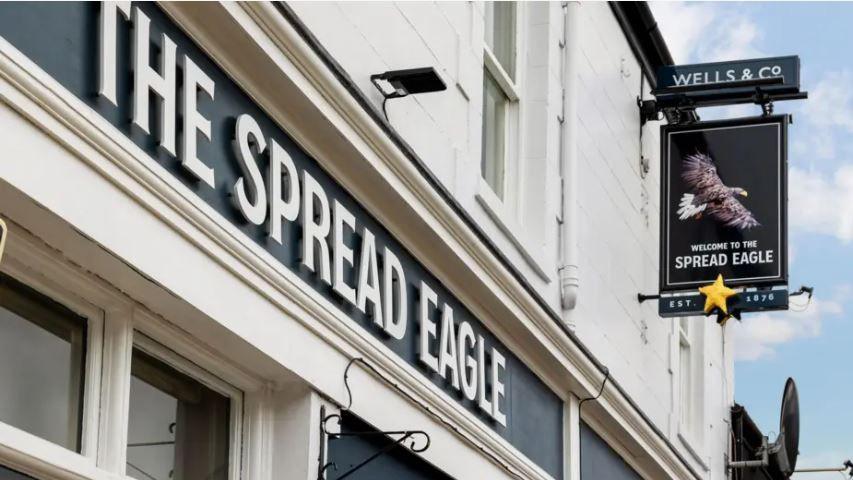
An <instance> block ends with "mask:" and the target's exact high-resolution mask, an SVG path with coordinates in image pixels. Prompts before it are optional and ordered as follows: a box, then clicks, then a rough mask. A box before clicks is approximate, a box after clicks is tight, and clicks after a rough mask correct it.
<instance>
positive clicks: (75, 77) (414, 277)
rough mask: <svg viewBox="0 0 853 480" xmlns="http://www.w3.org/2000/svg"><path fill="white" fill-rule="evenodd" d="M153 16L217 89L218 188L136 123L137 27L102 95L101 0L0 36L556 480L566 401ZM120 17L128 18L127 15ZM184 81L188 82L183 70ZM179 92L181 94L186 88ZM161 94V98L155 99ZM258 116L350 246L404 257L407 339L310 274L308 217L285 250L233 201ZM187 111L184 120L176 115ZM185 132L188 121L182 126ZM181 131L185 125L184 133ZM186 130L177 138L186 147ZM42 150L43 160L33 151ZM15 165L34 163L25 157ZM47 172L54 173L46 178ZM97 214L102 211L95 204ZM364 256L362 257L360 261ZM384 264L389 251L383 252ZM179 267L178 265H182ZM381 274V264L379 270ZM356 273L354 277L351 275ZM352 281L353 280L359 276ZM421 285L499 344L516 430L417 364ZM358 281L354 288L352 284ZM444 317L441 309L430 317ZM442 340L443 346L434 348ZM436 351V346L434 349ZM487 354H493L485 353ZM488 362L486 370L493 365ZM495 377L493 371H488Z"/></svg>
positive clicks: (2, 27) (47, 11)
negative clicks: (339, 223) (349, 227)
mask: <svg viewBox="0 0 853 480" xmlns="http://www.w3.org/2000/svg"><path fill="white" fill-rule="evenodd" d="M134 6H137V7H139V8H140V9H141V10H142V11H143V12H144V13H145V14H146V15H147V16H148V17H149V18H150V19H151V32H150V37H151V42H152V47H151V49H152V62H151V63H152V65H157V64H158V63H159V61H158V60H157V59H156V58H154V57H155V56H156V55H157V54H158V51H159V47H158V45H159V44H160V41H161V40H160V35H161V33H163V32H165V33H166V34H167V35H168V36H169V38H171V39H172V40H173V41H174V42H175V43H176V44H177V55H178V57H177V58H178V59H180V58H181V56H182V55H184V54H187V55H189V56H190V58H192V60H193V61H194V62H195V63H196V64H197V65H198V66H199V67H200V68H201V69H202V70H203V71H204V72H205V73H206V74H207V75H208V76H210V77H211V78H212V79H213V80H214V82H215V84H216V90H215V100H214V101H211V100H210V99H209V98H208V97H207V96H206V95H200V96H199V107H198V108H199V110H200V112H201V113H202V115H204V116H205V117H206V118H208V119H210V120H211V123H212V138H213V141H210V142H209V141H207V140H205V139H204V138H203V137H201V136H199V141H198V157H199V158H201V159H202V160H203V162H204V163H206V164H207V165H210V166H212V167H214V169H215V172H216V188H215V189H214V188H211V187H209V186H208V185H207V184H204V183H202V182H198V181H195V180H193V179H192V178H191V177H189V175H187V174H186V172H185V171H184V170H183V169H182V167H181V166H180V163H179V161H178V160H177V159H176V158H174V157H172V156H171V155H170V154H168V153H167V152H166V151H164V150H163V149H161V148H160V147H159V146H158V145H157V139H158V138H160V133H159V132H158V131H156V128H152V132H151V135H148V134H146V133H145V132H143V131H141V130H140V129H139V128H137V127H136V126H132V125H131V121H130V118H131V93H132V87H133V85H132V76H131V44H130V38H131V33H130V32H131V28H130V23H129V22H126V21H123V20H120V21H119V23H118V37H117V38H118V44H117V57H118V66H117V68H118V75H117V87H118V88H117V92H118V99H119V106H118V107H115V106H113V105H112V104H111V103H109V102H108V101H106V100H104V99H102V98H99V97H98V96H97V73H98V71H97V69H98V65H97V61H98V42H99V39H98V18H99V13H100V7H99V4H98V3H94V2H92V3H81V2H63V3H39V2H0V36H2V37H3V38H5V39H6V40H7V41H8V42H10V43H11V44H12V45H14V46H15V47H16V48H18V49H19V50H20V51H22V52H23V53H24V54H25V55H27V56H28V57H30V58H31V59H32V60H33V61H34V62H35V63H36V64H38V65H39V66H40V67H41V68H42V69H44V70H45V71H46V72H47V73H48V74H50V75H51V76H53V77H54V78H55V79H56V80H58V81H59V82H60V83H61V84H62V85H63V86H65V88H67V89H68V90H69V91H71V92H72V93H73V94H74V95H76V96H77V97H78V98H80V99H81V100H83V101H84V102H85V103H86V104H88V105H89V106H90V107H91V108H92V109H93V111H94V112H96V113H97V114H98V115H101V116H103V117H104V118H105V119H107V120H108V121H109V122H110V123H111V124H112V125H114V126H115V127H116V128H117V129H118V131H120V132H121V133H122V134H124V135H125V136H127V137H128V138H130V139H131V140H132V141H133V142H135V143H136V144H137V145H138V146H139V147H141V148H142V149H143V150H144V151H145V152H147V153H148V154H149V155H150V156H151V157H152V158H153V159H155V160H156V161H157V162H158V163H159V164H160V165H161V166H162V167H163V168H164V169H165V170H166V171H168V172H169V173H170V174H171V175H173V176H175V177H176V178H178V179H179V180H180V181H181V182H183V184H184V185H186V186H187V187H188V188H189V189H190V190H192V191H193V192H194V193H195V194H196V195H198V197H199V198H201V199H202V200H204V201H205V202H206V203H207V204H209V205H210V206H211V207H213V208H214V209H215V210H216V211H217V212H218V213H219V214H220V215H222V217H223V218H224V219H226V220H227V221H228V222H231V223H233V224H235V225H236V226H237V227H238V228H239V229H240V230H241V231H242V232H243V233H244V234H245V235H246V236H247V237H248V238H250V239H251V240H252V241H254V242H255V243H256V244H258V245H259V246H261V247H262V248H264V249H265V250H267V251H268V252H269V253H270V254H271V255H273V256H274V257H275V258H276V259H277V260H278V261H279V262H281V263H282V264H283V265H285V266H286V267H287V268H288V269H290V270H291V271H293V272H294V273H296V275H298V276H299V278H301V280H302V281H304V282H305V283H307V284H309V285H310V286H311V287H312V288H314V289H315V290H316V291H317V292H319V293H321V294H322V295H324V296H325V297H326V298H328V299H329V300H330V301H332V302H333V303H334V304H335V305H337V306H338V307H339V308H340V309H341V310H342V311H344V312H345V313H346V314H347V315H348V316H349V318H350V319H351V320H352V321H353V322H356V323H357V324H358V325H359V326H360V327H361V328H364V329H366V330H368V331H369V332H370V333H371V334H372V335H374V336H375V337H377V338H379V339H380V340H381V341H382V342H383V344H384V345H385V346H387V347H388V348H389V349H391V350H392V351H394V352H395V353H396V354H397V355H399V356H400V357H401V358H403V359H404V360H405V361H406V362H408V363H410V364H412V365H414V366H415V367H416V368H417V369H418V370H419V371H420V372H421V374H423V375H425V376H427V377H429V378H430V380H431V381H432V382H433V383H435V384H436V385H438V386H439V387H441V388H442V389H444V390H445V391H446V392H447V394H448V395H450V396H451V397H453V398H454V400H456V401H458V402H459V403H461V404H462V405H463V406H464V407H465V408H466V409H467V410H468V411H469V412H470V414H471V415H473V416H476V417H478V418H479V419H480V420H481V421H482V422H484V423H486V424H488V425H489V426H490V428H492V429H494V430H495V431H496V432H497V433H498V434H499V435H501V436H502V437H504V438H506V439H507V440H508V441H509V442H510V443H511V444H512V445H514V446H515V447H516V448H518V449H519V450H520V451H521V452H523V453H524V454H525V455H527V456H528V457H529V458H530V459H531V460H532V461H533V462H535V463H536V464H538V465H539V466H541V467H542V468H543V469H544V470H545V471H547V472H548V473H550V474H551V475H553V476H554V477H555V478H562V477H563V471H562V452H563V443H562V423H563V414H562V402H561V400H560V398H559V397H558V396H557V395H556V394H554V392H552V391H551V390H550V389H549V388H548V387H547V386H546V385H545V384H544V383H543V382H542V381H541V380H540V379H539V378H538V377H536V376H535V375H534V374H533V373H532V372H531V371H530V370H529V369H528V368H527V367H526V366H525V365H524V364H522V362H521V361H520V360H519V359H518V358H517V357H516V356H514V355H513V354H512V353H511V352H510V351H509V349H507V348H506V347H505V346H504V345H502V344H501V343H500V342H498V341H497V339H496V338H495V337H494V335H492V334H491V333H490V332H489V331H487V330H486V329H485V328H484V327H483V325H482V323H480V321H479V320H478V319H476V318H475V317H474V316H473V315H472V314H471V312H470V311H469V310H468V309H467V308H465V306H464V305H462V303H461V302H459V301H458V300H457V299H456V298H455V297H454V296H453V295H452V293H451V292H450V291H449V290H448V289H446V288H445V287H444V286H443V285H442V284H441V282H439V281H438V280H437V279H436V278H435V277H434V276H433V275H432V274H431V273H430V272H428V271H427V270H426V269H425V268H424V267H423V266H422V265H421V264H420V263H419V262H418V261H417V260H416V259H415V258H414V257H413V256H412V255H411V254H410V253H409V252H408V251H407V250H406V249H405V247H404V246H403V245H401V244H400V243H399V242H398V241H397V240H396V239H395V238H394V237H392V236H391V234H390V233H389V232H388V230H386V229H385V228H384V227H383V226H382V225H381V224H379V223H378V222H377V221H376V220H375V219H374V218H373V217H372V216H371V215H370V213H369V212H367V211H366V210H365V209H364V208H363V207H362V206H361V205H360V204H359V203H358V202H357V201H356V200H355V199H354V198H353V197H352V196H351V195H350V194H349V192H347V190H346V189H345V188H344V187H342V186H341V185H339V184H337V183H336V182H335V181H334V180H333V179H332V178H331V177H330V176H329V175H328V174H327V173H326V172H325V171H324V170H323V169H322V168H321V167H320V165H319V164H318V163H317V162H316V161H315V160H314V159H313V158H311V157H309V156H308V155H307V154H306V153H305V152H304V151H302V150H301V149H300V148H299V146H298V145H297V144H296V143H295V142H294V140H293V139H292V138H291V137H290V136H289V135H288V134H287V133H286V132H284V131H283V130H282V129H281V128H280V127H279V126H278V125H277V124H276V123H275V122H274V121H273V120H272V118H270V117H269V116H268V115H267V114H266V113H265V112H264V111H263V110H262V109H261V108H260V107H258V106H257V105H256V104H255V103H254V102H253V101H252V100H251V99H250V97H249V96H248V95H247V94H246V93H245V92H243V91H242V90H241V89H240V88H239V87H238V86H237V85H236V84H235V83H234V82H233V81H232V80H231V79H230V78H229V77H228V76H227V75H226V74H225V72H224V71H222V70H221V69H220V68H219V67H218V66H217V65H216V64H215V63H214V62H213V61H212V60H211V59H209V58H208V57H207V56H206V55H205V54H204V53H203V52H202V50H201V49H200V48H199V47H198V46H197V45H195V44H194V43H193V41H192V40H190V39H189V37H188V36H187V35H186V34H184V32H183V31H182V30H180V28H179V27H177V26H176V25H175V24H174V23H172V21H171V20H170V19H169V18H168V17H167V16H166V15H165V14H164V13H163V12H162V11H161V10H160V9H159V7H157V6H156V5H154V4H152V3H147V2H140V3H134ZM119 18H121V17H119ZM178 77H179V83H180V82H181V81H182V80H181V71H180V65H179V66H178ZM179 92H180V89H179ZM152 98H153V97H152ZM150 103H151V112H150V115H149V117H150V118H151V120H152V122H151V123H152V127H154V124H156V122H154V119H156V118H157V114H158V112H157V108H158V107H159V102H158V101H153V100H152V101H151V102H150ZM243 113H248V114H250V115H251V116H252V117H253V118H254V119H255V120H257V121H258V124H259V125H260V127H261V129H262V130H263V132H264V135H265V136H266V137H267V139H268V140H270V139H274V140H275V141H276V142H277V143H278V144H279V145H281V146H283V147H284V148H285V149H286V150H287V151H288V153H289V154H290V155H291V157H292V158H293V161H294V163H295V164H296V167H297V169H298V170H300V171H302V170H304V171H307V172H308V173H310V174H311V175H312V176H313V177H314V178H315V179H317V181H318V182H319V183H320V184H321V185H322V187H323V189H324V190H325V192H326V194H327V196H328V197H329V202H330V204H331V203H332V201H333V199H337V200H339V201H340V202H341V203H342V204H343V205H344V206H346V208H347V209H348V210H349V211H350V212H352V213H353V214H354V215H355V217H356V218H357V223H358V227H357V230H358V231H359V233H350V236H349V238H347V239H346V241H347V242H348V243H349V244H350V245H352V247H353V249H354V250H355V251H356V252H358V251H359V246H360V232H361V229H362V228H364V227H366V228H368V229H370V231H371V232H373V234H374V235H375V237H376V247H377V251H382V249H383V247H385V246H388V247H389V248H390V249H391V250H393V251H394V252H395V253H396V255H397V257H398V258H399V259H400V261H401V263H402V264H403V268H404V270H405V275H406V280H407V292H408V299H409V304H408V312H409V318H408V324H409V326H408V328H407V333H406V336H405V337H404V338H403V340H394V339H392V338H389V337H388V336H387V335H386V334H385V333H384V332H383V331H382V330H381V329H380V328H378V327H377V326H376V325H375V324H374V322H373V321H372V319H371V318H370V317H368V316H366V315H364V314H362V313H361V312H360V311H358V310H357V309H354V308H352V307H351V306H350V305H349V304H348V303H347V302H346V301H345V300H343V299H342V298H341V297H340V296H338V295H337V294H335V293H334V292H333V291H332V289H331V288H330V287H328V286H327V285H326V284H325V283H323V282H322V281H321V280H320V279H319V278H318V277H317V276H316V275H314V274H313V273H312V272H310V271H307V270H306V269H304V268H302V267H301V266H300V264H299V256H298V251H299V247H300V242H301V237H302V227H301V218H300V220H299V221H298V222H294V223H291V222H286V221H285V222H283V225H282V226H283V232H282V239H283V245H281V244H279V243H277V242H275V241H272V240H270V239H269V238H268V237H267V235H266V231H265V228H264V226H261V227H256V226H254V225H252V224H248V223H246V222H245V221H243V219H242V217H241V216H240V214H239V212H238V211H237V210H236V208H235V207H234V206H233V205H232V203H231V200H230V196H229V193H228V192H230V191H231V190H232V187H233V185H234V183H235V182H236V180H237V178H238V177H239V176H241V175H242V173H241V172H240V169H239V166H238V163H237V161H236V159H235V158H234V154H233V151H232V147H231V141H232V139H233V137H234V126H235V123H236V118H237V117H238V116H239V115H241V114H243ZM178 115H180V114H178ZM177 124H178V127H180V121H178V122H177ZM179 130H180V128H179ZM182 137H183V134H182V132H180V131H179V132H178V135H177V139H178V142H179V144H180V142H181V141H182ZM34 154H37V152H35V153H34ZM15 161H24V162H25V161H27V159H26V158H19V159H15ZM337 161H341V162H357V161H361V160H360V159H357V158H340V159H337ZM266 163H267V160H266V159H264V158H260V159H259V164H260V165H259V166H260V167H261V171H262V172H263V171H266V168H267V167H266ZM45 174H46V175H49V174H50V172H45ZM93 208H95V207H94V206H93ZM357 256H358V255H357V254H356V257H357ZM380 261H381V255H380ZM175 268H176V269H177V268H180V266H179V265H175ZM380 268H381V267H380ZM350 273H352V271H350ZM353 280H354V279H353ZM421 280H424V281H425V282H426V283H427V284H429V285H430V286H431V287H432V288H433V289H434V290H435V291H436V293H437V294H438V297H439V300H440V301H444V302H447V304H448V305H449V306H451V307H452V308H453V311H454V314H455V319H456V323H457V325H458V324H459V323H460V322H462V321H467V322H469V323H470V324H471V325H472V327H473V329H474V332H475V334H477V335H482V336H483V337H484V338H485V342H486V345H487V349H488V346H490V345H494V346H495V347H496V348H497V349H498V350H499V351H500V352H501V353H503V354H504V356H505V357H506V370H505V372H504V381H505V384H506V398H505V401H504V408H503V410H504V412H506V413H507V417H508V424H507V426H506V427H505V428H504V427H502V426H501V425H499V424H498V423H496V422H494V421H493V420H491V419H490V418H489V417H488V416H487V415H485V414H484V413H482V412H481V411H479V410H478V408H477V407H476V405H475V404H474V402H471V401H468V400H466V399H464V398H463V397H462V395H461V394H460V393H459V392H457V391H455V390H453V389H452V388H451V387H450V385H449V382H448V381H446V380H444V379H443V378H441V377H439V376H438V375H435V374H432V373H430V372H429V371H428V370H427V369H425V368H424V367H423V366H422V365H420V364H419V363H418V362H417V344H418V328H417V326H418V323H417V316H416V315H417V311H418V308H417V307H418V304H417V301H418V285H420V282H421ZM349 283H350V284H353V283H355V282H354V281H352V280H351V281H350V282H349ZM432 314H433V317H434V318H436V319H438V314H439V312H437V311H434V312H432ZM439 329H440V322H439ZM281 340H282V348H287V339H281ZM435 343H437V342H435ZM433 349H434V350H436V351H437V349H438V346H437V345H433ZM487 351H488V350H487ZM489 363H490V359H489V356H488V355H487V356H486V365H489ZM487 371H488V369H487Z"/></svg>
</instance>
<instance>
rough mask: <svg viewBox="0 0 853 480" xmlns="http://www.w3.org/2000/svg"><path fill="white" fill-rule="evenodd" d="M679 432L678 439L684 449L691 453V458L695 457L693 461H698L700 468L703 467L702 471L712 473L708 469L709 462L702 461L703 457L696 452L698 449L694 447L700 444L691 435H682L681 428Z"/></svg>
mask: <svg viewBox="0 0 853 480" xmlns="http://www.w3.org/2000/svg"><path fill="white" fill-rule="evenodd" d="M678 430H679V431H678V439H679V440H680V441H681V444H682V445H684V448H685V449H686V450H687V453H689V454H690V456H691V457H693V460H696V463H698V464H699V466H700V467H702V470H704V471H706V472H710V471H711V469H710V468H708V464H707V462H705V461H704V460H703V459H702V456H701V455H699V452H698V451H697V450H696V448H694V445H699V443H698V442H696V440H695V439H693V438H691V435H689V434H684V433H682V431H683V430H682V427H681V426H679V427H678Z"/></svg>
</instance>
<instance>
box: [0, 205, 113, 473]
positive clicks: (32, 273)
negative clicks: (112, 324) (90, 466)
mask: <svg viewBox="0 0 853 480" xmlns="http://www.w3.org/2000/svg"><path fill="white" fill-rule="evenodd" d="M8 226H9V230H10V235H9V237H10V240H9V250H8V253H7V256H6V258H5V259H4V261H3V264H2V268H0V270H2V271H4V272H6V273H8V274H9V275H11V276H12V277H14V278H15V279H17V280H18V281H20V282H22V283H24V284H26V285H27V286H29V287H30V288H33V289H35V290H37V291H39V292H40V293H41V294H43V295H45V296H46V297H48V298H50V299H52V300H55V301H56V302H58V303H60V304H62V305H63V306H65V307H67V308H68V309H70V310H72V311H73V312H75V313H77V314H78V315H80V316H82V317H84V318H86V337H87V338H86V346H85V348H86V356H85V363H86V364H85V367H84V379H83V382H84V385H83V412H82V418H81V424H80V428H81V436H80V438H81V442H80V455H82V456H84V457H87V458H89V459H91V460H92V461H93V462H94V461H95V460H94V459H95V457H96V451H97V448H98V430H97V428H93V427H95V426H97V422H98V416H99V413H100V398H99V395H98V392H99V391H100V372H101V365H102V361H101V358H102V345H103V331H104V312H103V311H102V310H101V309H99V308H98V307H96V306H94V305H92V304H91V303H89V302H87V301H85V300H84V299H82V298H80V297H79V296H77V295H75V294H74V293H72V292H71V291H69V290H68V289H66V288H63V287H62V285H63V283H62V282H61V281H59V279H58V278H57V276H60V278H61V273H59V272H57V271H56V269H55V268H53V269H51V268H50V265H49V263H50V262H51V260H50V259H49V258H47V255H45V252H43V251H41V250H40V249H39V248H38V245H36V244H34V243H32V242H29V241H27V240H28V239H27V238H26V237H25V236H24V235H23V234H22V232H21V229H20V227H19V226H18V225H17V224H16V223H15V222H14V221H11V220H10V221H9V222H8Z"/></svg>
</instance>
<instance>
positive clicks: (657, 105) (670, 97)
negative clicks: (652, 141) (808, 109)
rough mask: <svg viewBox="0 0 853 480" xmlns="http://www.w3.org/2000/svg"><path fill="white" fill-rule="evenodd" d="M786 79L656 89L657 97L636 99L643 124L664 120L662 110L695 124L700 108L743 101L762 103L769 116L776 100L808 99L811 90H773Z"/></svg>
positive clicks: (670, 118) (676, 120) (669, 117)
mask: <svg viewBox="0 0 853 480" xmlns="http://www.w3.org/2000/svg"><path fill="white" fill-rule="evenodd" d="M784 81H785V80H784V78H783V77H772V78H761V79H751V80H738V81H730V82H717V83H705V84H697V85H680V86H675V87H667V88H663V89H658V90H653V91H652V95H654V96H655V99H654V100H642V101H641V100H639V99H638V101H637V105H638V106H639V110H640V123H641V124H643V125H644V124H645V123H646V122H648V121H653V120H662V118H661V113H663V115H664V116H665V117H666V119H667V120H668V121H669V123H672V124H680V123H693V122H696V121H698V116H697V114H696V109H697V108H700V107H714V106H721V105H736V104H742V103H753V104H755V105H759V106H761V110H762V114H763V115H764V116H769V115H772V114H773V102H778V101H784V100H804V99H807V98H808V92H800V91H790V90H785V91H780V90H770V88H775V87H777V86H778V85H780V84H783V83H784Z"/></svg>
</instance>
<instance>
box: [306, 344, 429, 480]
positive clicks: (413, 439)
mask: <svg viewBox="0 0 853 480" xmlns="http://www.w3.org/2000/svg"><path fill="white" fill-rule="evenodd" d="M357 361H360V362H362V363H363V364H364V365H365V366H367V367H368V368H370V369H371V370H373V367H372V366H371V365H370V364H368V363H366V362H365V361H364V360H363V359H362V358H358V357H356V358H353V359H352V360H350V362H349V363H348V364H347V367H346V369H345V370H344V387H345V388H346V391H347V396H348V400H349V401H348V403H347V406H346V407H343V408H341V410H340V411H339V412H338V413H332V414H329V415H326V408H325V407H321V408H320V433H321V437H322V441H321V444H320V458H319V469H318V471H317V480H330V479H327V478H326V472H327V471H328V470H330V469H331V470H334V471H337V470H338V465H337V464H336V463H335V462H326V452H325V447H326V443H327V440H329V439H338V438H342V437H374V438H383V437H387V438H389V439H392V440H393V441H392V442H391V443H389V444H388V445H386V446H384V447H383V448H382V449H380V450H378V451H377V452H375V453H374V454H373V455H370V456H369V457H367V458H365V459H364V460H363V461H361V462H359V463H358V464H357V465H354V466H353V467H352V468H350V469H349V470H347V471H346V472H344V473H342V474H341V475H340V476H338V477H337V478H335V479H334V480H342V479H344V478H347V477H349V476H350V475H352V474H353V473H355V472H356V471H358V470H360V469H361V468H363V467H364V466H365V465H367V464H369V463H370V462H372V461H374V460H376V459H377V458H379V457H381V456H382V455H384V454H386V453H389V452H391V451H392V450H394V449H395V448H397V447H400V446H403V447H405V448H408V449H409V450H410V451H412V452H414V453H421V452H424V451H426V449H428V448H429V446H430V442H431V440H430V437H429V434H428V433H426V432H425V431H423V430H392V431H365V432H343V431H338V432H336V433H335V432H330V431H329V428H328V423H329V421H330V420H335V421H336V422H337V424H338V426H339V427H340V426H341V421H342V420H343V415H344V413H346V412H348V411H349V409H350V407H351V406H352V390H350V386H349V369H350V367H352V365H353V363H355V362H357ZM374 371H375V370H374ZM394 437H396V438H394ZM419 438H422V439H423V441H424V442H423V444H422V445H421V444H419V442H418V439H419Z"/></svg>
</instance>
